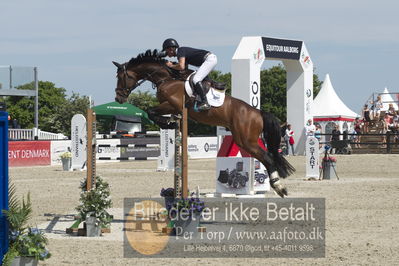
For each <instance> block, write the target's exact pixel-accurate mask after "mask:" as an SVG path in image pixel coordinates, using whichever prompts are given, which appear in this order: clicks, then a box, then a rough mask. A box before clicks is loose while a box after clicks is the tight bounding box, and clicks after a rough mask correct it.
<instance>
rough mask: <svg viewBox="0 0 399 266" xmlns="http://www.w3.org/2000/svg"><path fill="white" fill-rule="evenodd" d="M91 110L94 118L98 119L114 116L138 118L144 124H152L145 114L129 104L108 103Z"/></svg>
mask: <svg viewBox="0 0 399 266" xmlns="http://www.w3.org/2000/svg"><path fill="white" fill-rule="evenodd" d="M93 110H94V112H95V113H96V116H99V117H113V116H116V115H125V116H138V117H141V119H142V121H143V122H144V123H152V122H151V120H150V119H149V118H148V115H147V113H146V112H144V111H143V110H141V109H140V108H138V107H136V106H134V105H131V104H130V103H123V104H120V103H118V102H110V103H105V104H101V105H97V106H94V107H93Z"/></svg>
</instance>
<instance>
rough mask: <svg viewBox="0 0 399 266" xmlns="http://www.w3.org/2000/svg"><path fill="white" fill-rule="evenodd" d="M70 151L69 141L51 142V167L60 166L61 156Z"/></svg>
mask: <svg viewBox="0 0 399 266" xmlns="http://www.w3.org/2000/svg"><path fill="white" fill-rule="evenodd" d="M70 150H71V141H70V140H57V141H52V142H51V165H60V164H62V161H61V157H60V156H61V154H63V153H64V152H67V151H70Z"/></svg>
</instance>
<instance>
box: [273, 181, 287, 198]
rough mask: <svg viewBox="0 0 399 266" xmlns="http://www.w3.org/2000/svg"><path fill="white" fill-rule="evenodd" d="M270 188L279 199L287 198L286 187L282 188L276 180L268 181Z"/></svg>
mask: <svg viewBox="0 0 399 266" xmlns="http://www.w3.org/2000/svg"><path fill="white" fill-rule="evenodd" d="M270 186H271V187H272V188H273V189H274V191H275V192H276V193H277V195H279V196H280V197H282V198H284V197H285V196H288V190H287V188H286V187H284V186H283V185H282V184H281V183H280V180H279V179H278V178H273V179H271V180H270Z"/></svg>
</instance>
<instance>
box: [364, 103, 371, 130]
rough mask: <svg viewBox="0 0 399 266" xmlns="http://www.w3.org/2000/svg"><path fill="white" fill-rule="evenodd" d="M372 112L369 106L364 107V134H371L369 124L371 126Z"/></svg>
mask: <svg viewBox="0 0 399 266" xmlns="http://www.w3.org/2000/svg"><path fill="white" fill-rule="evenodd" d="M370 121H371V119H370V110H369V107H368V105H367V104H365V105H364V107H363V122H364V127H363V133H368V132H369V124H370Z"/></svg>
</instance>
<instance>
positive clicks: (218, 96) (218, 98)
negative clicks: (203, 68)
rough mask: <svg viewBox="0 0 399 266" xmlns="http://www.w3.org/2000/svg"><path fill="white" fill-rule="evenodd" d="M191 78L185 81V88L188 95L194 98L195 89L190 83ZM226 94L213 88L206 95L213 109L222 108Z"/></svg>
mask: <svg viewBox="0 0 399 266" xmlns="http://www.w3.org/2000/svg"><path fill="white" fill-rule="evenodd" d="M193 74H194V73H193ZM193 74H191V75H193ZM191 75H190V76H191ZM190 76H189V77H188V78H187V80H186V81H185V83H184V87H185V89H186V92H187V95H188V96H190V97H192V96H193V95H194V93H193V89H192V88H191V86H190V82H189V79H190ZM224 92H225V90H217V89H214V88H212V87H211V88H210V89H209V91H208V93H207V94H206V98H207V99H208V103H209V104H210V105H211V106H213V107H219V106H222V105H223V103H224V97H225V94H224Z"/></svg>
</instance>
